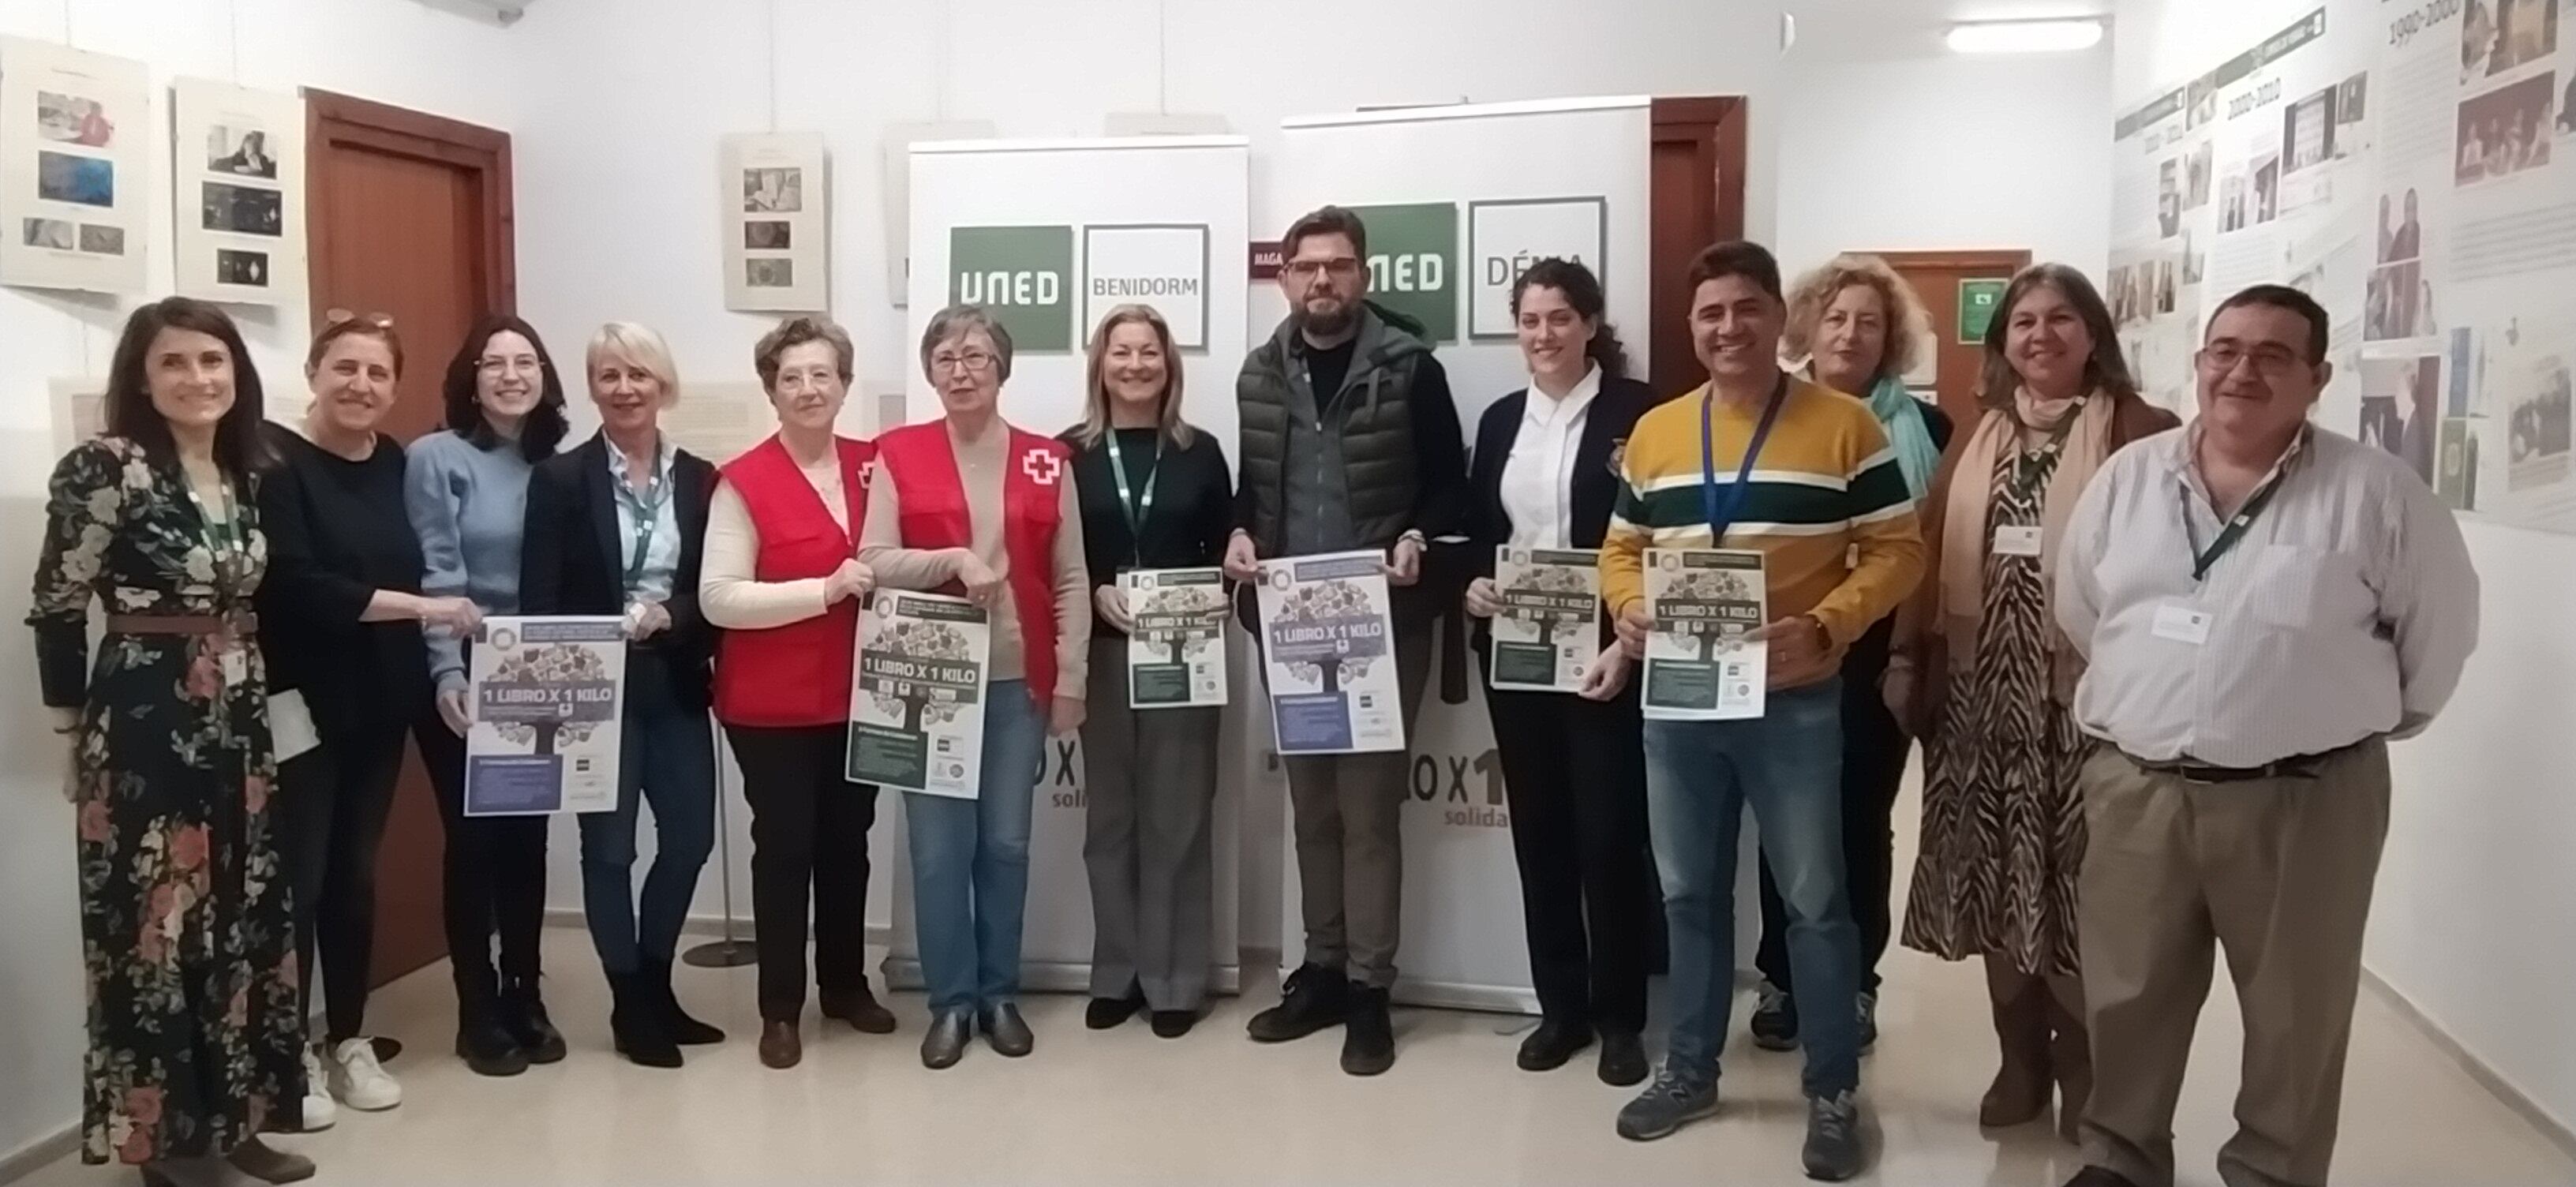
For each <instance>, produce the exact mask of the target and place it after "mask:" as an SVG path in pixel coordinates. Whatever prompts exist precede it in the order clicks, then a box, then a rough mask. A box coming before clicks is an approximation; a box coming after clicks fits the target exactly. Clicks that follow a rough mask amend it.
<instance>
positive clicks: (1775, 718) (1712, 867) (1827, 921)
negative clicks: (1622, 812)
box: [1646, 680, 1860, 1096]
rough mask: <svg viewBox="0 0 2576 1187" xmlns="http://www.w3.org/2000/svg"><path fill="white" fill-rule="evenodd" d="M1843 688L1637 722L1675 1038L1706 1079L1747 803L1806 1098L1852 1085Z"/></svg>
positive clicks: (1688, 1066)
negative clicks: (1779, 926)
mask: <svg viewBox="0 0 2576 1187" xmlns="http://www.w3.org/2000/svg"><path fill="white" fill-rule="evenodd" d="M1842 762H1843V755H1842V688H1841V681H1840V680H1828V681H1826V682H1824V683H1822V684H1812V685H1808V686H1807V687H1805V688H1797V689H1788V690H1783V691H1774V692H1773V693H1771V695H1770V705H1769V713H1768V714H1766V715H1765V716H1763V717H1760V718H1758V719H1754V720H1748V721H1649V722H1647V723H1646V809H1647V817H1648V820H1649V822H1650V824H1651V828H1652V833H1653V842H1654V848H1655V865H1656V868H1657V870H1658V871H1659V872H1660V873H1661V875H1662V877H1663V883H1664V913H1665V917H1666V922H1667V925H1668V926H1669V928H1670V930H1671V933H1672V983H1671V986H1670V990H1671V995H1672V1011H1673V1031H1672V1041H1671V1043H1670V1046H1669V1050H1668V1052H1667V1055H1666V1060H1667V1062H1668V1064H1669V1065H1670V1067H1671V1068H1672V1069H1673V1070H1674V1071H1676V1072H1679V1073H1681V1074H1683V1075H1688V1076H1694V1077H1703V1076H1704V1077H1706V1078H1708V1079H1714V1078H1715V1077H1716V1076H1717V1071H1718V1066H1717V1063H1718V1054H1719V1052H1721V1051H1723V1050H1725V1047H1726V1025H1727V1011H1728V1007H1729V1006H1730V1005H1731V1004H1732V998H1733V996H1734V990H1735V858H1736V842H1737V837H1738V836H1739V834H1740V830H1741V829H1742V827H1743V820H1744V808H1745V805H1747V804H1750V805H1752V807H1753V818H1754V823H1755V825H1756V826H1757V829H1758V831H1759V833H1760V836H1761V842H1762V856H1763V857H1764V858H1765V859H1766V860H1768V861H1769V862H1770V864H1771V872H1772V875H1773V877H1774V878H1775V879H1776V880H1777V881H1778V883H1779V886H1780V898H1781V901H1782V903H1783V905H1785V906H1786V907H1787V908H1788V912H1789V962H1790V967H1791V968H1792V969H1794V970H1795V975H1796V978H1797V982H1796V987H1795V989H1794V990H1793V992H1794V993H1795V994H1796V998H1797V1003H1798V1042H1799V1044H1800V1045H1801V1046H1803V1047H1804V1048H1805V1049H1806V1053H1807V1071H1806V1077H1805V1087H1806V1092H1807V1095H1809V1096H1832V1095H1836V1094H1838V1093H1842V1092H1845V1091H1849V1090H1851V1089H1854V1088H1857V1087H1859V1086H1860V1020H1859V1017H1858V1015H1857V1013H1856V1006H1855V998H1856V997H1857V995H1858V994H1859V992H1860V989H1859V976H1860V971H1859V970H1860V934H1859V931H1858V930H1857V929H1856V928H1854V927H1853V926H1852V918H1851V904H1850V902H1849V901H1848V900H1847V899H1846V897H1845V895H1844V890H1843V840H1842V838H1843V831H1842Z"/></svg>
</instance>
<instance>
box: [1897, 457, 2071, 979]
mask: <svg viewBox="0 0 2576 1187" xmlns="http://www.w3.org/2000/svg"><path fill="white" fill-rule="evenodd" d="M2025 456H2026V455H2024V454H2023V453H2022V452H2021V451H2019V450H2017V449H2007V450H2000V451H1998V454H1997V457H1996V459H1995V474H1994V481H1993V482H1992V484H1991V489H1992V491H1993V494H1992V496H1991V502H1990V503H1989V504H1988V506H1987V509H1986V540H1988V541H1991V540H1993V539H1994V535H1995V529H1997V528H2001V527H2036V526H2039V524H2040V523H2041V519H2042V516H2041V511H2042V507H2043V502H2044V500H2045V498H2046V496H2047V491H2048V485H2049V478H2050V476H2051V475H2053V474H2054V473H2055V472H2056V469H2057V455H2055V454H2050V455H2048V456H2047V457H2046V458H2045V459H2044V460H2040V461H2039V463H2038V469H2037V473H2036V474H2035V476H2034V477H2033V478H2032V479H2031V480H2030V481H2029V482H2028V483H2027V484H2026V485H2021V484H2016V483H2015V482H2013V477H2014V471H2015V470H2016V468H2017V467H2019V466H2020V465H2021V464H2022V462H2023V459H2024V457H2025ZM1959 544H1960V546H1967V544H1968V542H1966V541H1961V542H1959ZM2045 579H2046V574H2045V573H2044V572H2043V571H2042V567H2041V561H2040V558H2038V557H2028V556H2001V555H1997V554H1995V553H1994V552H1993V551H1992V550H1991V549H1989V550H1988V552H1987V556H1986V562H1985V581H1984V587H1985V595H1984V603H1983V619H1982V622H1981V624H1980V626H1979V627H1978V631H1977V644H1976V647H1977V649H1976V655H1975V657H1974V659H1973V662H1972V663H1971V665H1970V667H1969V670H1968V672H1967V673H1966V675H1965V676H1964V677H1963V678H1961V679H1958V680H1954V681H1953V683H1952V686H1951V687H1952V689H1953V690H1954V691H1953V695H1952V696H1951V697H1950V698H1949V704H1948V707H1947V709H1946V710H1945V711H1944V712H1943V714H1942V717H1941V720H1940V721H1938V722H1936V723H1934V725H1933V728H1932V731H1931V732H1932V736H1931V738H1930V739H1929V740H1928V741H1927V742H1926V743H1925V744H1924V748H1923V754H1924V760H1923V762H1924V786H1923V832H1922V846H1921V852H1920V853H1919V854H1918V855H1917V857H1916V858H1915V862H1914V886H1913V890H1912V892H1911V893H1910V894H1908V895H1907V897H1906V904H1905V931H1904V940H1905V946H1906V947H1909V948H1915V949H1920V950H1922V951H1924V952H1929V953H1931V954H1933V955H1934V956H1938V957H1941V958H1942V959H1944V960H1964V959H1967V958H1968V957H1972V956H1985V955H1989V954H1991V955H1997V956H2003V957H2007V958H2009V959H2010V960H2011V962H2012V966H2013V968H2014V969H2015V970H2016V971H2019V972H2022V973H2027V974H2033V975H2054V976H2063V975H2069V974H2072V973H2074V972H2075V971H2076V955H2075V953H2076V949H2075V875H2076V872H2077V870H2078V869H2079V868H2080V867H2081V866H2082V865H2083V861H2084V810H2083V804H2082V803H2081V802H2080V801H2079V800H2078V798H2077V793H2076V788H2075V775H2076V771H2077V770H2078V769H2079V768H2080V767H2082V766H2083V764H2084V758H2085V756H2086V754H2087V753H2089V751H2090V747H2091V743H2090V741H2089V740H2088V739H2086V738H2085V736H2084V735H2083V734H2082V733H2081V732H2080V731H2078V730H2077V729H2076V727H2075V719H2074V715H2073V714H2071V713H2070V712H2068V711H2067V707H2066V706H2064V705H2060V704H2058V703H2057V702H2056V701H2055V700H2054V699H2052V697H2051V696H2050V689H2049V640H2050V637H2051V636H2052V635H2054V634H2055V633H2056V630H2057V627H2056V625H2055V624H2054V623H2051V622H2049V621H2048V609H2047V605H2048V600H2047V597H2046V587H2045V585H2044V581H2045Z"/></svg>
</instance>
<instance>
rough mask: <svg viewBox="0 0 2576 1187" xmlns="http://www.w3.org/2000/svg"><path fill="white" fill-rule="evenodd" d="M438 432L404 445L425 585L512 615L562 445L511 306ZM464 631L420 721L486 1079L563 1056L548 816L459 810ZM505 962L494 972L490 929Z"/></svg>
mask: <svg viewBox="0 0 2576 1187" xmlns="http://www.w3.org/2000/svg"><path fill="white" fill-rule="evenodd" d="M446 396H447V428H446V430H445V431H443V432H437V433H431V434H429V435H428V436H425V437H422V438H421V439H419V440H417V441H414V442H412V445H411V449H410V451H409V453H408V455H407V461H408V463H409V467H410V470H409V473H408V474H407V475H406V476H405V478H404V482H403V494H404V503H405V505H406V507H407V508H408V510H409V511H410V518H411V525H412V532H413V534H414V535H416V536H418V537H419V539H420V554H421V572H422V576H421V589H422V590H423V591H424V592H426V593H428V594H431V595H433V596H436V597H464V598H467V599H469V600H471V601H472V602H473V603H474V604H475V606H476V607H478V608H480V609H481V611H482V612H483V613H484V614H485V615H487V616H488V615H493V614H515V613H518V611H519V561H520V550H521V541H522V539H523V536H524V533H525V531H526V528H527V509H528V476H529V474H530V472H531V471H532V470H533V468H534V467H535V465H536V463H538V462H541V461H544V460H545V459H547V458H550V457H553V456H554V453H555V446H556V445H557V444H559V443H560V442H562V440H563V437H564V432H565V430H566V424H565V421H564V390H563V377H562V376H561V375H559V374H557V373H556V371H555V366H554V362H553V360H552V359H550V358H549V357H548V356H547V354H546V348H545V343H544V342H543V341H542V340H540V339H539V338H538V337H537V331H536V327H534V326H531V325H529V324H528V323H526V322H524V321H521V320H519V319H518V318H516V317H511V316H508V315H492V316H487V317H485V318H484V319H483V320H481V321H479V322H477V323H475V326H474V328H473V329H472V330H471V331H469V332H468V333H467V334H466V336H465V342H464V344H463V345H462V346H460V347H459V348H458V349H457V352H456V357H455V358H454V359H452V360H450V361H449V363H448V366H447V383H446ZM465 645H466V640H465V637H464V636H463V635H462V634H460V633H458V632H455V631H452V630H433V631H431V632H430V633H429V655H430V665H429V666H430V677H431V679H432V680H433V681H434V682H435V683H436V686H437V707H438V720H437V721H435V722H429V723H425V724H424V725H423V726H422V727H421V728H420V729H418V730H416V731H415V736H416V737H417V738H418V739H419V742H420V752H421V759H422V764H423V765H424V766H426V767H428V768H429V781H430V786H431V787H432V788H433V789H435V790H436V791H437V793H438V806H439V811H440V815H441V816H442V818H443V819H444V821H445V823H446V825H447V854H446V907H447V956H448V962H449V963H450V965H451V966H453V971H454V973H455V976H456V1054H457V1056H458V1057H459V1058H461V1059H463V1060H465V1063H466V1066H468V1067H470V1068H472V1069H474V1071H475V1072H476V1073H477V1074H480V1075H486V1076H515V1075H517V1074H519V1073H520V1072H524V1071H526V1070H528V1065H529V1064H531V1063H553V1062H556V1061H558V1060H560V1059H562V1058H563V1057H564V1041H563V1034H562V1032H560V1031H557V1030H556V1029H555V1026H554V1022H553V1020H552V1019H550V1018H548V1017H547V1015H546V1006H545V1001H544V999H543V998H542V997H541V996H540V995H539V992H538V988H537V976H538V971H539V969H538V966H539V957H538V951H537V949H538V940H539V937H540V935H541V933H542V932H543V929H544V927H545V917H546V827H547V820H546V818H545V817H543V816H474V817H469V816H467V815H465V733H466V731H467V730H468V729H470V728H472V727H473V724H474V708H473V702H472V701H471V700H470V699H469V698H468V697H467V695H466V689H467V685H466V678H465V670H466V669H465ZM495 933H497V934H498V935H499V937H500V957H501V959H500V967H499V970H498V971H497V973H496V971H495V970H494V968H493V962H492V949H493V936H494V935H495Z"/></svg>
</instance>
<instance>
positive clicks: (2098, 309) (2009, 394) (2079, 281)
mask: <svg viewBox="0 0 2576 1187" xmlns="http://www.w3.org/2000/svg"><path fill="white" fill-rule="evenodd" d="M2041 287H2047V288H2053V289H2056V290H2057V291H2058V294H2059V295H2061V296H2063V297H2065V298H2066V303H2067V304H2069V305H2072V306H2074V307H2075V315H2076V316H2077V317H2080V318H2082V319H2084V332H2085V333H2087V334H2089V335H2091V336H2092V338H2093V353H2092V354H2091V355H2090V356H2089V357H2087V358H2086V359H2085V360H2084V388H2085V390H2087V391H2092V392H2099V393H2101V394H2102V395H2106V396H2109V397H2111V398H2112V399H2114V400H2135V399H2137V398H2138V381H2137V379H2136V378H2135V377H2133V376H2131V375H2130V374H2129V360H2127V359H2125V358H2122V357H2121V356H2120V327H2119V326H2117V325H2115V324H2113V323H2112V321H2111V307H2110V306H2108V305H2105V304H2103V303H2102V294H2101V293H2100V292H2099V291H2098V290H2096V289H2095V288H2094V287H2093V282H2092V281H2090V280H2087V279H2085V278H2084V274H2083V273H2082V272H2078V271H2076V270H2075V269H2074V268H2072V267H2069V266H2068V265H2065V264H2033V265H2031V266H2030V267H2027V268H2024V269H2022V270H2021V275H2019V276H2015V277H2013V278H2012V283H2011V284H2010V285H2007V286H2006V287H2005V288H2004V299H2003V300H2001V301H1998V302H1996V303H1995V316H1994V320H1992V321H1990V322H1988V323H1986V366H1985V375H1984V377H1983V378H1982V379H1980V380H1979V381H1978V388H1977V399H1978V401H1979V402H1980V403H1982V404H1984V405H1985V406H1986V407H1988V408H2002V407H2005V406H2007V405H2009V404H2011V403H2012V399H2013V392H2014V391H2016V390H2018V389H2019V388H2020V387H2021V373H2020V372H2017V371H2015V370H2013V369H2012V360H2011V359H2010V358H2008V357H2006V355H2005V351H2004V343H2005V342H2006V341H2007V340H2008V339H2009V337H2010V335H2011V332H2012V317H2013V310H2014V309H2015V308H2016V307H2018V306H2020V304H2021V302H2022V298H2024V297H2027V296H2029V295H2030V294H2031V290H2033V289H2037V288H2041Z"/></svg>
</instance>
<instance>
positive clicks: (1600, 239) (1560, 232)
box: [1467, 197, 1610, 339]
mask: <svg viewBox="0 0 2576 1187" xmlns="http://www.w3.org/2000/svg"><path fill="white" fill-rule="evenodd" d="M1609 238H1610V200H1609V199H1607V198H1597V197H1595V198H1530V199H1515V200H1512V201H1506V202H1469V203H1468V204H1467V272H1468V275H1467V336H1468V337H1469V338H1471V339H1474V338H1484V339H1493V338H1509V337H1512V336H1513V334H1514V332H1515V330H1514V326H1513V322H1512V286H1513V285H1514V284H1517V283H1519V282H1520V278H1521V273H1523V272H1526V271H1528V270H1529V266H1530V265H1532V264H1535V263H1537V262H1538V261H1540V260H1543V259H1547V258H1548V257H1550V256H1555V257H1558V258H1562V259H1569V260H1576V261H1579V262H1581V263H1582V264H1583V265H1584V266H1585V267H1588V268H1590V269H1592V274H1593V275H1595V276H1598V277H1600V278H1601V281H1602V283H1603V284H1604V285H1607V284H1608V283H1609V280H1610V277H1609V275H1608V269H1607V268H1606V267H1605V263H1606V262H1605V261H1604V260H1603V258H1602V249H1603V244H1605V243H1606V242H1608V240H1609Z"/></svg>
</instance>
